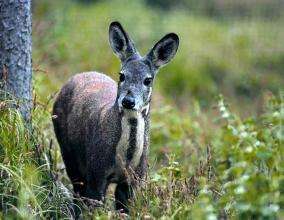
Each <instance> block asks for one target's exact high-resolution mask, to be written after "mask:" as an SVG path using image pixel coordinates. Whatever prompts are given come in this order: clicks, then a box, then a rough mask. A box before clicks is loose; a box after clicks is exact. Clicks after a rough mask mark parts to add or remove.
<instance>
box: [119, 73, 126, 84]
mask: <svg viewBox="0 0 284 220" xmlns="http://www.w3.org/2000/svg"><path fill="white" fill-rule="evenodd" d="M124 80H125V75H124V74H123V73H120V76H119V81H120V82H123V81H124Z"/></svg>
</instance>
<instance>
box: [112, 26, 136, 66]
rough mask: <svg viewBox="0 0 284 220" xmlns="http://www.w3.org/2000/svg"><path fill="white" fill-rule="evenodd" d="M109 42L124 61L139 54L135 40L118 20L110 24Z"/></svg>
mask: <svg viewBox="0 0 284 220" xmlns="http://www.w3.org/2000/svg"><path fill="white" fill-rule="evenodd" d="M109 43H110V46H111V48H112V49H113V52H114V53H115V54H116V55H117V56H118V57H119V58H120V60H121V61H122V62H124V61H125V60H126V59H127V58H129V57H131V56H132V55H134V54H137V52H136V49H135V47H134V43H133V41H132V40H131V39H130V37H129V36H128V34H127V33H126V32H125V31H124V29H123V28H122V26H121V24H120V23H119V22H117V21H115V22H112V23H111V24H110V26H109Z"/></svg>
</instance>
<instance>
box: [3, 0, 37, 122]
mask: <svg viewBox="0 0 284 220" xmlns="http://www.w3.org/2000/svg"><path fill="white" fill-rule="evenodd" d="M31 20H32V19H31V0H0V91H1V93H0V95H1V98H3V96H4V98H7V95H8V97H13V98H15V99H16V100H17V101H18V104H19V105H18V106H19V110H20V112H21V114H22V116H23V117H24V119H25V120H26V121H29V120H30V117H31V108H32V60H31V50H32V40H31V26H32V24H31V23H32V21H31Z"/></svg>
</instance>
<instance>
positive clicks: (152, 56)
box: [147, 33, 179, 69]
mask: <svg viewBox="0 0 284 220" xmlns="http://www.w3.org/2000/svg"><path fill="white" fill-rule="evenodd" d="M178 45H179V38H178V36H177V35H176V34H175V33H170V34H167V35H166V36H164V37H163V38H162V39H161V40H159V41H158V43H156V44H155V46H154V47H153V48H152V49H151V51H150V52H149V53H148V55H147V59H148V60H149V61H150V62H151V63H152V64H153V65H154V67H155V68H157V69H158V68H160V67H162V66H164V65H165V64H167V63H168V62H170V61H171V59H173V57H174V56H175V54H176V52H177V49H178Z"/></svg>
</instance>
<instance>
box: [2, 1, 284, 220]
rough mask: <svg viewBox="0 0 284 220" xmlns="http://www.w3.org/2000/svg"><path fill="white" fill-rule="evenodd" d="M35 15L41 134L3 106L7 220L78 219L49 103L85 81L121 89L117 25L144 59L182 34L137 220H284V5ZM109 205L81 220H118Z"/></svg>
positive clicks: (160, 87) (136, 206)
mask: <svg viewBox="0 0 284 220" xmlns="http://www.w3.org/2000/svg"><path fill="white" fill-rule="evenodd" d="M32 11H33V74H34V75H33V80H34V85H33V86H34V103H35V105H34V110H33V126H34V128H33V132H32V133H30V132H29V131H28V130H26V128H25V126H24V124H23V122H22V121H21V118H20V116H19V114H18V113H17V112H13V111H12V110H9V109H6V108H5V104H3V103H0V128H1V129H0V137H1V138H2V139H1V138H0V162H1V163H0V177H1V178H0V219H1V216H9V217H11V219H15V218H19V219H32V218H37V219H38V218H53V219H59V218H68V219H70V218H71V217H72V205H73V203H72V198H71V197H72V195H71V196H70V194H71V192H72V191H70V190H72V187H71V186H70V182H69V181H68V179H67V178H66V174H65V173H64V169H63V167H64V165H63V163H62V159H61V157H60V150H59V146H58V144H57V142H56V139H55V136H54V132H53V127H52V123H51V110H52V104H53V101H54V97H55V95H56V94H57V92H58V91H59V89H60V88H61V87H62V85H63V84H64V83H65V82H66V81H67V80H68V78H69V77H71V76H72V75H74V74H76V73H79V72H84V71H92V70H96V71H99V72H104V73H106V74H108V75H110V76H111V77H113V78H114V79H116V80H117V78H118V74H117V73H118V72H119V68H120V63H119V60H118V58H117V57H115V56H114V54H113V53H112V50H111V48H110V46H109V43H108V26H109V24H110V22H112V21H114V20H117V21H119V22H121V23H122V25H123V26H124V28H125V29H126V30H127V31H128V33H129V34H130V36H131V37H132V38H133V40H134V41H135V43H136V46H137V48H138V50H139V51H140V52H141V53H142V54H145V53H147V52H148V50H149V49H150V48H151V47H152V46H153V45H154V43H155V42H157V41H158V40H159V39H160V38H161V37H162V36H164V35H165V34H166V33H168V32H176V33H177V34H178V35H179V36H180V47H179V50H178V53H177V55H176V57H175V58H174V60H173V61H172V62H171V63H170V64H168V65H167V66H166V67H164V68H163V69H162V70H161V71H160V72H159V74H158V76H157V80H156V82H155V89H154V90H155V91H154V98H153V102H152V104H153V108H152V110H151V117H152V120H151V145H150V160H149V161H150V162H149V176H148V178H147V182H146V183H147V184H145V186H144V188H143V189H142V190H141V191H138V192H137V196H136V198H135V200H134V201H133V203H132V205H131V207H132V208H131V210H130V215H131V217H133V218H137V219H155V218H158V219H160V218H162V219H208V220H209V219H210V220H213V219H226V218H228V219H281V217H282V218H283V216H284V212H283V210H284V209H283V208H284V197H283V193H284V192H283V189H284V170H283V167H284V152H283V150H284V148H283V140H284V138H283V137H284V133H283V121H284V106H283V103H284V102H283V100H284V92H283V85H284V1H283V0H238V1H237V0H177V1H171V0H156V1H154V0H135V1H134V0H133V1H130V0H106V1H103V0H60V1H58V0H34V1H33V10H32ZM15 137H16V138H15ZM2 177H4V178H2ZM112 198H113V196H111V194H110V197H108V199H107V203H106V205H105V206H104V207H102V208H101V209H89V208H88V207H86V206H81V210H82V212H83V217H85V218H87V219H89V218H92V219H114V218H117V219H121V216H120V215H119V214H118V213H117V212H115V211H114V209H113V206H112V200H113V199H112Z"/></svg>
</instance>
